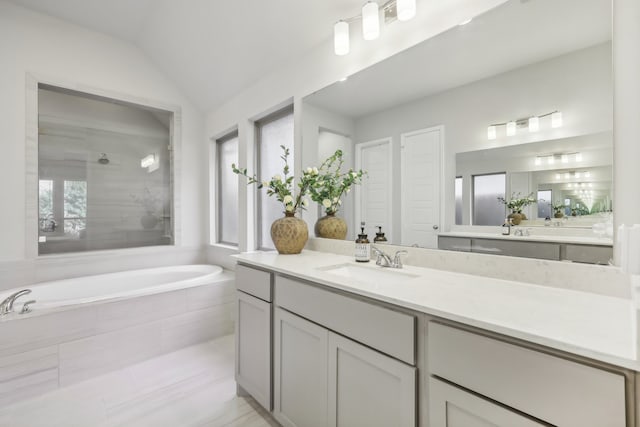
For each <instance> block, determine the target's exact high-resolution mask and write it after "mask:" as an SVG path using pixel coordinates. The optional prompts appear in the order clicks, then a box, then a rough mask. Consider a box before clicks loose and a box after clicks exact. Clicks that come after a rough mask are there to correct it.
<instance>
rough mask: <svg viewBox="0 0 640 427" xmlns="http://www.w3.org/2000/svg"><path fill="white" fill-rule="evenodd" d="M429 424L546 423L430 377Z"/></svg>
mask: <svg viewBox="0 0 640 427" xmlns="http://www.w3.org/2000/svg"><path fill="white" fill-rule="evenodd" d="M429 422H430V424H429V425H430V427H545V426H548V425H549V424H541V423H539V422H536V421H534V420H533V419H530V418H527V417H525V416H523V415H520V414H519V413H516V412H513V411H510V410H509V409H507V408H505V407H503V406H499V405H496V404H495V403H493V402H491V401H489V400H485V399H483V398H481V397H478V396H477V395H475V394H471V393H469V392H467V391H465V390H463V389H460V388H458V387H455V386H452V385H449V384H448V383H445V382H442V381H440V380H437V379H435V378H430V379H429Z"/></svg>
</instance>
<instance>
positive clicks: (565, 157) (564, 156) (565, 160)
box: [560, 154, 569, 163]
mask: <svg viewBox="0 0 640 427" xmlns="http://www.w3.org/2000/svg"><path fill="white" fill-rule="evenodd" d="M560 159H561V160H562V163H569V156H567V155H566V154H563V155H562V157H560Z"/></svg>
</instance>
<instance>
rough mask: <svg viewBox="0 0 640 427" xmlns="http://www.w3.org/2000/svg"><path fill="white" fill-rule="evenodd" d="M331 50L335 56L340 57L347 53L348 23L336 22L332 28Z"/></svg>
mask: <svg viewBox="0 0 640 427" xmlns="http://www.w3.org/2000/svg"><path fill="white" fill-rule="evenodd" d="M333 49H334V50H335V52H336V55H339V56H342V55H346V54H347V53H349V23H348V22H346V21H342V20H340V21H338V22H336V25H334V26H333Z"/></svg>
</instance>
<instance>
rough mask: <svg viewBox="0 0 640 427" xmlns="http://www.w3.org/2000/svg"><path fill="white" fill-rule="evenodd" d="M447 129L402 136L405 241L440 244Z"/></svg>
mask: <svg viewBox="0 0 640 427" xmlns="http://www.w3.org/2000/svg"><path fill="white" fill-rule="evenodd" d="M443 133H444V132H443V128H442V127H441V126H438V127H433V128H429V129H423V130H419V131H415V132H410V133H403V134H402V135H401V136H400V147H401V151H402V157H401V171H402V183H401V186H400V188H401V197H402V204H401V206H402V239H401V243H402V245H407V246H412V245H418V246H420V247H423V248H433V249H435V248H437V247H438V233H439V232H440V215H441V213H440V210H441V200H440V197H441V190H440V182H441V180H440V172H441V165H442V155H441V153H442V141H443V139H444V135H443Z"/></svg>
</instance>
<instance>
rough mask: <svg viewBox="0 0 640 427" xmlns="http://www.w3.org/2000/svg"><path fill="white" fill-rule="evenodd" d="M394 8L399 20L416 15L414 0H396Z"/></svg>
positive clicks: (406, 19)
mask: <svg viewBox="0 0 640 427" xmlns="http://www.w3.org/2000/svg"><path fill="white" fill-rule="evenodd" d="M396 10H397V11H398V20H399V21H408V20H409V19H411V18H413V17H414V16H416V0H397V1H396Z"/></svg>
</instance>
